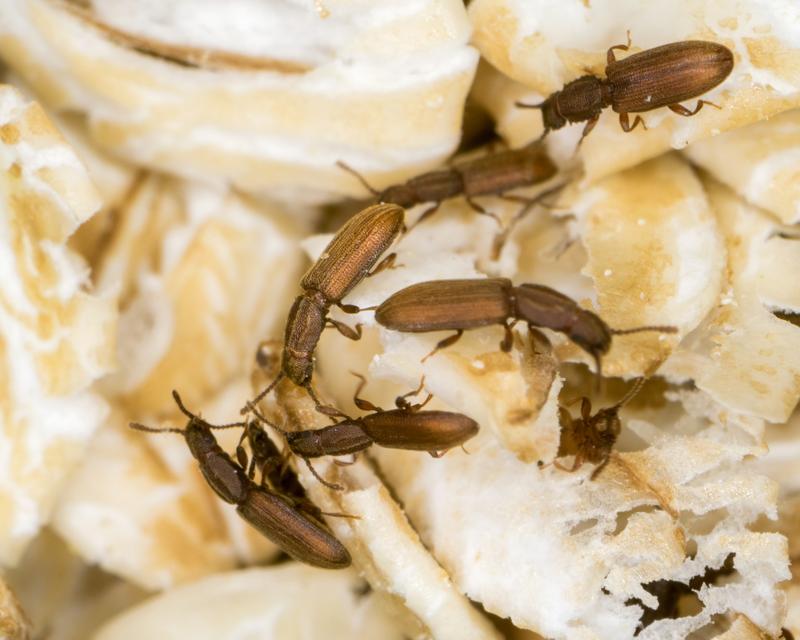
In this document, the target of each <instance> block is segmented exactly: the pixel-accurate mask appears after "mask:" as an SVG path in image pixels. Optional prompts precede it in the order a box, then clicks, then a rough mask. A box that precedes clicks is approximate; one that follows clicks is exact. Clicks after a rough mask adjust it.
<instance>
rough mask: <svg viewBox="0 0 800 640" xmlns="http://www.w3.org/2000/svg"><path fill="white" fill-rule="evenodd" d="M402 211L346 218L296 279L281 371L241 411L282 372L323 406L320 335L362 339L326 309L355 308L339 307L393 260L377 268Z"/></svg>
mask: <svg viewBox="0 0 800 640" xmlns="http://www.w3.org/2000/svg"><path fill="white" fill-rule="evenodd" d="M404 215H405V212H404V211H403V210H402V209H401V208H400V207H398V206H397V205H394V204H376V205H373V206H370V207H367V208H366V209H364V210H363V211H361V212H360V213H357V214H356V215H355V216H353V217H352V218H350V220H348V221H347V223H345V225H344V226H343V227H342V228H341V229H340V230H339V231H338V233H337V234H336V235H335V236H334V237H333V239H332V240H331V241H330V243H329V244H328V246H327V247H325V250H324V251H323V252H322V254H321V255H320V257H319V258H318V259H317V261H316V262H315V263H314V265H313V266H312V267H311V269H309V270H308V272H307V273H306V274H305V276H303V279H302V280H301V281H300V286H301V287H302V288H303V293H302V294H300V295H299V296H298V297H297V298H296V299H295V301H294V304H293V305H292V308H291V310H290V311H289V317H288V319H287V321H286V331H285V334H284V347H283V358H282V361H281V372H280V373H279V374H278V377H277V378H275V380H273V381H272V383H271V384H270V385H269V386H268V387H267V388H266V389H264V390H263V391H262V392H261V393H259V394H258V396H257V397H256V398H255V399H254V400H253V403H248V407H246V408H245V409H243V410H242V412H243V413H246V412H247V411H249V410H250V407H251V406H253V405H254V404H255V403H257V402H258V401H259V400H260V399H261V398H263V397H264V396H265V395H266V394H267V393H269V392H270V391H271V390H272V389H273V388H274V387H275V385H276V384H277V383H278V382H279V381H280V380H281V379H282V378H283V377H284V376H286V377H287V378H289V380H291V381H292V382H294V383H295V384H296V385H298V386H301V387H305V388H306V390H307V391H308V392H309V394H310V395H311V397H312V398H314V401H315V402H316V403H317V408H318V409H320V410H322V411H324V410H325V409H326V407H323V406H322V405H321V404H320V403H319V401H318V400H317V398H316V395H315V393H314V391H313V389H312V388H311V377H312V375H313V373H314V350H315V349H316V347H317V343H318V342H319V339H320V336H321V335H322V332H323V330H324V329H325V328H326V327H334V328H335V329H337V330H338V331H339V332H340V333H341V334H342V335H344V336H346V337H348V338H350V339H352V340H358V339H359V338H360V337H361V327H360V326H359V325H357V326H356V328H355V329H353V328H351V327H348V326H347V325H345V324H342V323H341V322H337V321H336V320H332V319H330V318H328V310H329V309H330V307H331V306H332V305H336V306H338V307H339V308H340V309H342V310H343V311H345V312H346V313H357V312H358V311H359V309H358V307H354V306H352V305H343V304H342V303H341V301H342V299H343V298H344V297H345V296H346V295H347V294H348V293H350V291H351V290H352V289H353V287H355V286H356V285H357V284H358V283H359V282H361V281H362V280H363V279H364V278H365V277H367V276H368V275H371V274H372V273H375V272H377V271H379V270H380V269H383V268H385V267H387V266H389V265H391V264H392V262H393V261H394V254H390V255H389V256H387V257H386V259H384V260H383V261H382V262H381V263H380V264H379V265H378V266H377V267H375V263H376V262H378V258H380V257H381V255H382V254H383V253H384V252H385V251H386V249H388V248H389V246H390V245H391V244H392V242H394V240H395V238H396V237H397V236H398V234H399V233H400V232H401V231H402V229H403V217H404ZM373 267H375V268H374V269H373Z"/></svg>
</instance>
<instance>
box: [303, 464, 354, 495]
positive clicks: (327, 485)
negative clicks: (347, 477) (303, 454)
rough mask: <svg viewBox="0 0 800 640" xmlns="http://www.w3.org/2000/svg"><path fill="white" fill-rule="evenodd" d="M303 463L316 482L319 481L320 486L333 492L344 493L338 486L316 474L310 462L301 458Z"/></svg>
mask: <svg viewBox="0 0 800 640" xmlns="http://www.w3.org/2000/svg"><path fill="white" fill-rule="evenodd" d="M303 462H305V463H306V466H307V467H308V470H309V471H310V472H311V475H313V476H314V477H315V478H316V479H317V480H319V481H320V482H321V483H322V484H324V485H325V486H326V487H328V489H333V490H334V491H344V487H343V486H342V485H340V484H336V483H335V482H328V481H327V480H326V479H325V478H323V477H322V476H321V475H319V474H318V473H317V470H316V469H315V468H314V467H313V466H312V465H311V460H309V459H308V458H303Z"/></svg>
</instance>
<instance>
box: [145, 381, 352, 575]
mask: <svg viewBox="0 0 800 640" xmlns="http://www.w3.org/2000/svg"><path fill="white" fill-rule="evenodd" d="M172 395H173V398H174V399H175V402H176V403H177V405H178V408H179V409H180V410H181V412H182V413H183V414H184V415H185V416H186V417H188V418H189V422H188V423H187V425H186V427H185V428H184V429H156V428H153V427H147V426H145V425H142V424H138V423H135V422H132V423H130V426H131V428H133V429H137V430H139V431H148V432H155V433H162V432H166V433H179V434H181V435H182V436H183V437H184V438H185V439H186V444H187V445H188V447H189V451H191V453H192V456H194V458H195V459H196V460H197V462H198V464H199V466H200V471H201V472H202V474H203V477H204V478H205V479H206V482H208V484H209V486H210V487H211V488H212V489H213V490H214V492H215V493H216V494H217V495H218V496H219V497H220V498H222V499H223V500H224V501H225V502H228V503H230V504H235V505H236V512H237V513H238V514H239V515H240V516H241V517H242V518H244V520H246V521H247V522H248V523H250V524H251V525H252V526H253V527H255V528H256V529H258V531H259V532H260V533H261V534H263V535H264V536H265V537H266V538H268V539H269V540H271V541H272V542H274V543H275V544H276V545H278V546H279V547H280V548H281V549H282V550H283V551H285V552H286V553H288V554H289V555H290V556H292V557H293V558H295V559H296V560H299V561H301V562H305V563H307V564H310V565H313V566H315V567H321V568H323V569H343V568H345V567H348V566H350V554H349V553H348V552H347V549H345V548H344V546H343V545H342V543H341V542H339V541H338V540H337V539H336V538H335V537H334V536H333V534H332V533H331V532H330V530H329V529H328V528H327V526H325V524H324V523H322V522H321V521H319V520H318V519H316V518H314V517H311V516H309V515H308V514H307V513H305V512H304V511H303V510H300V509H298V508H296V506H295V500H294V499H291V498H288V497H287V496H284V495H282V494H281V493H278V492H277V491H275V490H271V489H269V488H267V487H266V486H263V485H261V486H260V485H258V484H256V483H255V482H254V481H253V480H252V478H251V477H248V474H247V472H246V471H245V468H244V467H245V466H246V465H244V466H243V465H241V464H238V463H237V462H235V461H234V460H233V459H232V458H231V457H230V456H229V455H228V454H227V453H225V451H224V450H223V449H222V447H220V446H219V444H218V443H217V440H216V438H215V437H214V434H213V433H212V430H213V429H227V428H233V427H246V426H247V425H246V423H244V422H235V423H231V424H224V425H212V424H209V423H208V422H206V421H205V420H203V419H202V418H200V417H199V416H197V415H195V414H193V413H191V412H190V411H189V410H188V409H186V407H185V406H184V405H183V403H182V402H181V398H180V396H179V395H178V393H177V392H176V391H173V392H172Z"/></svg>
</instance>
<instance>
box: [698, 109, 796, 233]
mask: <svg viewBox="0 0 800 640" xmlns="http://www.w3.org/2000/svg"><path fill="white" fill-rule="evenodd" d="M684 153H685V154H686V155H687V156H688V157H689V158H690V159H691V161H692V162H695V163H697V164H698V165H700V166H701V167H703V169H705V170H706V171H708V172H709V173H710V174H711V175H713V176H714V177H715V178H716V179H717V180H719V181H720V182H723V183H724V184H726V185H728V186H729V187H730V188H731V189H733V190H734V191H736V192H737V193H738V194H739V195H740V196H742V197H743V198H745V199H746V200H747V201H748V202H750V203H751V204H754V205H756V206H759V207H762V208H764V209H767V210H768V211H770V212H771V213H773V214H774V215H776V216H777V217H778V218H779V219H780V220H781V221H782V222H784V223H786V224H795V223H797V222H800V110H798V109H793V110H791V111H786V112H784V113H781V114H779V115H777V116H775V117H773V118H770V119H769V120H761V121H760V122H756V123H754V124H751V125H749V126H747V127H742V128H741V129H736V130H735V131H730V132H728V133H726V134H724V135H720V136H717V137H714V138H708V139H706V140H701V141H698V142H697V143H695V144H692V145H689V147H687V148H686V150H685V151H684Z"/></svg>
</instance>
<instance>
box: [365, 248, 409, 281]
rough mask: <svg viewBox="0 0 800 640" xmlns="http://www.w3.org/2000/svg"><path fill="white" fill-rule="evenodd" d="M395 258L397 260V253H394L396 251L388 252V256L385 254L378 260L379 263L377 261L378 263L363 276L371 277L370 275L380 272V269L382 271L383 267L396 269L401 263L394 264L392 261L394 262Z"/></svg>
mask: <svg viewBox="0 0 800 640" xmlns="http://www.w3.org/2000/svg"><path fill="white" fill-rule="evenodd" d="M395 260H397V254H396V253H390V254H389V255H388V256H386V257H385V258H384V259H383V260H381V261H380V262H379V263H378V264H377V265H376V266H375V267H374V268H373V269H372V271H370V272H369V273H368V274H367V275H366V276H364V277H365V278H369V277H371V276H374V275H375V274H376V273H380V272H381V271H383V270H384V269H396V268H397V267H399V266H402V265H396V264H395V263H394V262H395Z"/></svg>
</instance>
